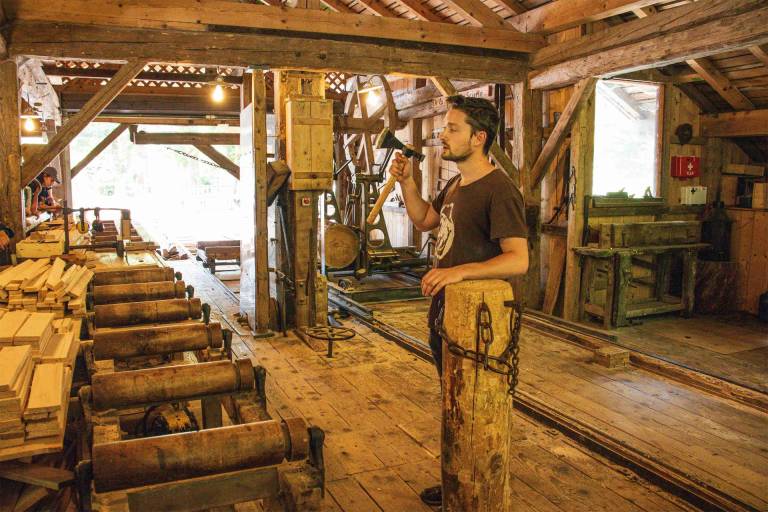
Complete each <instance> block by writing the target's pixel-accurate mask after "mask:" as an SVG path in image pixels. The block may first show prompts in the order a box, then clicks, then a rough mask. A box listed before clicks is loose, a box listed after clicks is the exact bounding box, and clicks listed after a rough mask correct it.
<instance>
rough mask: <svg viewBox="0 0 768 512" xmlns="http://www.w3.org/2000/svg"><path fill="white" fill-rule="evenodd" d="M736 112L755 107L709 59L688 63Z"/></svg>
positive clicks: (692, 60) (693, 60)
mask: <svg viewBox="0 0 768 512" xmlns="http://www.w3.org/2000/svg"><path fill="white" fill-rule="evenodd" d="M686 62H687V63H688V65H689V66H691V68H692V69H693V70H694V71H695V72H696V73H697V74H698V75H699V76H700V77H701V78H703V79H704V81H705V82H707V83H708V84H709V86H710V87H712V88H713V89H714V90H715V92H717V94H719V95H720V96H721V97H722V98H723V99H724V100H725V101H726V102H728V104H729V105H730V106H731V107H732V108H733V109H734V110H752V109H754V108H755V105H754V104H753V103H752V102H751V101H750V100H749V98H747V97H746V96H744V94H742V93H741V91H739V89H737V88H736V87H734V85H733V84H732V83H731V81H730V80H728V78H727V77H726V76H725V75H724V74H723V73H722V72H720V70H719V69H717V67H716V66H715V65H714V63H713V62H712V61H711V60H710V59H707V58H701V59H691V60H688V61H686Z"/></svg>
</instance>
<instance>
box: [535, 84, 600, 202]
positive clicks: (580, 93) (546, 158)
mask: <svg viewBox="0 0 768 512" xmlns="http://www.w3.org/2000/svg"><path fill="white" fill-rule="evenodd" d="M595 84H597V79H596V78H585V79H584V80H582V81H580V82H579V83H578V84H576V87H575V88H574V90H573V94H571V97H570V99H569V100H568V103H567V104H566V105H565V108H564V109H563V112H562V113H561V114H560V118H559V119H558V120H557V124H555V128H554V129H553V130H552V133H551V134H550V135H549V138H547V142H545V143H544V147H543V148H542V149H541V153H539V157H538V158H537V159H536V162H535V163H534V164H533V167H532V168H531V188H535V187H537V186H538V185H539V183H541V180H543V179H544V177H545V176H546V175H547V171H548V170H549V167H550V164H551V163H552V160H553V159H554V158H555V156H557V152H558V150H559V149H560V145H561V144H562V143H563V141H564V140H565V138H566V137H567V136H568V134H569V133H571V126H573V121H574V120H575V119H576V116H577V115H578V113H579V112H580V111H581V109H582V107H583V106H584V105H585V104H586V102H587V101H588V100H589V98H590V97H591V96H592V94H593V93H594V92H595Z"/></svg>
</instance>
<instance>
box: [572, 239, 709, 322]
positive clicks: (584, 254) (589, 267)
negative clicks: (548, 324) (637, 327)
mask: <svg viewBox="0 0 768 512" xmlns="http://www.w3.org/2000/svg"><path fill="white" fill-rule="evenodd" d="M708 245H709V244H704V243H684V244H670V245H648V246H638V247H574V249H573V250H574V252H576V254H578V255H579V256H580V259H581V290H580V294H579V319H580V320H585V319H586V316H587V314H589V315H593V316H597V317H600V318H602V319H603V325H604V327H605V328H606V329H609V328H612V327H622V326H626V325H629V322H630V319H632V318H639V317H643V316H648V315H656V314H661V313H670V312H673V311H682V312H683V314H684V315H686V316H688V315H691V314H692V313H693V303H694V289H695V284H696V259H697V253H698V251H699V250H701V249H704V248H705V247H708ZM641 256H653V257H654V258H653V259H655V261H656V263H655V265H654V275H653V277H652V278H651V279H650V280H649V279H647V278H643V281H644V282H643V284H646V285H650V286H652V287H653V289H654V293H653V297H651V298H650V299H649V300H643V301H638V302H632V301H630V297H629V295H630V294H629V289H630V287H631V286H633V283H634V282H635V281H638V282H640V279H635V278H634V277H633V275H632V265H633V262H634V261H636V259H638V258H639V257H641ZM675 257H682V261H683V275H682V289H681V294H680V296H679V297H677V296H674V295H672V294H670V268H671V265H672V261H673V259H674V258H675Z"/></svg>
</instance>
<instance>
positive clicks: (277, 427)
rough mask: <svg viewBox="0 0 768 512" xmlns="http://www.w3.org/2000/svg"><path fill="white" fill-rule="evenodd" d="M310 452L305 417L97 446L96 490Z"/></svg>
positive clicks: (292, 457)
mask: <svg viewBox="0 0 768 512" xmlns="http://www.w3.org/2000/svg"><path fill="white" fill-rule="evenodd" d="M308 452H309V433H308V429H307V424H306V422H305V421H304V420H303V419H302V418H291V419H288V420H284V421H283V420H268V421H260V422H257V423H245V424H242V425H234V426H230V427H221V428H214V429H208V430H201V431H198V432H185V433H181V434H170V435H167V436H160V437H149V438H144V439H133V440H128V441H117V442H113V443H104V444H96V445H94V447H93V454H92V456H93V458H92V462H93V481H94V488H95V490H96V492H99V493H101V492H109V491H116V490H122V489H129V488H132V487H139V486H142V485H148V484H158V483H163V482H171V481H177V480H184V479H189V478H195V477H200V476H205V475H212V474H216V473H224V472H231V471H238V470H244V469H250V468H258V467H264V466H271V465H275V464H279V463H281V462H282V461H283V460H285V459H287V460H289V461H296V460H304V459H306V458H307V455H308Z"/></svg>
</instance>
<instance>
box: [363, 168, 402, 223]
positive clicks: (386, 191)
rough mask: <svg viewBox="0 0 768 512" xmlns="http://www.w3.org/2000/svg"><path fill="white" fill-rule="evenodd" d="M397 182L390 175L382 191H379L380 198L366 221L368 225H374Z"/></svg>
mask: <svg viewBox="0 0 768 512" xmlns="http://www.w3.org/2000/svg"><path fill="white" fill-rule="evenodd" d="M396 182H397V180H396V179H395V177H394V176H392V175H390V176H389V179H388V180H387V182H386V183H385V184H384V186H383V187H381V190H379V198H378V199H377V200H376V204H374V205H373V208H371V213H369V214H368V218H367V219H365V221H366V222H367V223H368V224H373V221H374V220H376V217H377V216H378V215H379V212H380V211H381V207H382V206H384V201H386V199H387V196H388V195H389V193H390V192H392V189H393V188H395V183H396Z"/></svg>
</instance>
